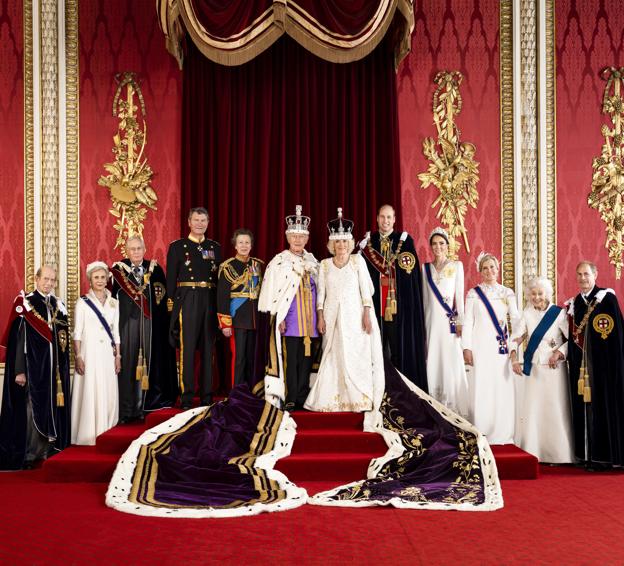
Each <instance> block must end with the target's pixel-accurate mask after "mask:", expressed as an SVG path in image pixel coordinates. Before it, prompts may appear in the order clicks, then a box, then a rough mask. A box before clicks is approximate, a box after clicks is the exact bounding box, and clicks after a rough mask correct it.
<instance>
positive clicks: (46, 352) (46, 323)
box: [0, 291, 71, 470]
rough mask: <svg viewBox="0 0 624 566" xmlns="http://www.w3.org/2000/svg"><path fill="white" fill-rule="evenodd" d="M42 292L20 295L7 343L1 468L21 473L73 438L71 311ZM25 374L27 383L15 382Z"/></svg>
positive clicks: (0, 418)
mask: <svg viewBox="0 0 624 566" xmlns="http://www.w3.org/2000/svg"><path fill="white" fill-rule="evenodd" d="M49 305H50V307H49V310H48V307H47V306H46V301H45V297H44V296H43V295H42V294H41V293H39V291H33V292H32V293H29V294H28V295H24V293H23V292H22V293H20V295H18V296H17V298H16V299H15V302H14V303H13V309H12V311H11V318H10V319H9V324H8V327H7V331H6V334H5V336H4V340H3V344H2V345H3V346H5V347H6V348H7V355H6V364H5V368H4V386H3V397H2V409H1V411H0V469H9V470H16V469H21V468H22V467H23V466H24V463H25V462H26V461H32V460H35V459H38V458H45V457H47V456H50V455H51V454H53V453H55V452H58V451H60V450H63V448H65V447H66V446H68V444H69V442H70V436H71V424H70V415H71V404H70V381H69V348H70V343H69V334H68V322H67V309H66V308H65V305H64V304H63V302H62V301H61V300H60V299H59V298H57V297H55V296H54V295H49ZM20 373H25V374H26V385H25V386H20V385H18V384H17V383H15V376H16V375H18V374H20Z"/></svg>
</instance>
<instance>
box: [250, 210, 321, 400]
mask: <svg viewBox="0 0 624 566" xmlns="http://www.w3.org/2000/svg"><path fill="white" fill-rule="evenodd" d="M301 212H302V207H301V206H300V205H297V207H296V213H295V214H294V215H292V216H288V217H286V239H287V240H288V249H287V250H284V251H283V252H281V253H279V254H277V255H276V256H275V257H274V258H273V259H272V260H271V261H270V262H269V264H268V265H267V268H266V271H265V273H264V281H263V282H262V289H261V291H260V299H259V302H258V310H259V311H261V312H267V313H269V314H270V315H271V346H270V351H271V352H275V355H269V364H268V366H267V374H266V376H265V379H264V382H265V383H264V384H265V397H266V398H267V399H268V400H269V401H271V402H272V403H274V404H276V405H279V404H281V403H284V406H285V409H286V410H287V411H292V410H293V409H299V408H302V407H303V404H304V403H305V400H306V398H307V397H308V393H309V392H310V373H311V372H312V369H313V365H314V364H315V362H316V361H317V358H318V351H319V348H318V340H317V338H318V331H317V328H316V279H317V277H318V265H319V264H318V261H317V260H316V258H315V257H314V256H313V255H312V254H311V253H310V252H307V251H306V250H305V246H306V244H307V243H308V237H309V234H310V232H309V231H308V227H309V225H310V218H309V217H308V216H303V215H302V214H301ZM282 338H283V340H282Z"/></svg>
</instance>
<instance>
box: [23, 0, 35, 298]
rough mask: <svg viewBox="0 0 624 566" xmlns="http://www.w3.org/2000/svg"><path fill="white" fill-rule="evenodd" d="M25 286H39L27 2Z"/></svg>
mask: <svg viewBox="0 0 624 566" xmlns="http://www.w3.org/2000/svg"><path fill="white" fill-rule="evenodd" d="M23 14H24V15H23V18H24V282H25V286H26V288H27V289H32V288H33V287H34V286H35V269H36V268H35V139H34V136H35V126H34V99H33V13H32V2H29V1H25V2H24V11H23Z"/></svg>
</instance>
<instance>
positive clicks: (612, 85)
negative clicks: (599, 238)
mask: <svg viewBox="0 0 624 566" xmlns="http://www.w3.org/2000/svg"><path fill="white" fill-rule="evenodd" d="M600 76H601V78H602V79H604V80H605V81H607V84H606V86H605V90H604V94H603V96H602V112H603V114H608V115H609V118H610V119H611V126H608V125H607V124H603V125H602V128H601V129H600V132H601V133H602V135H603V136H604V138H605V143H604V145H603V146H602V152H601V153H600V156H599V157H594V160H593V163H592V170H593V176H592V189H591V192H590V193H589V196H588V197H587V202H588V204H589V206H590V208H594V209H596V210H598V212H599V213H600V218H602V220H603V221H604V223H605V224H606V232H607V238H606V242H605V247H606V248H607V249H608V250H609V261H610V262H611V264H612V265H614V266H615V278H616V279H619V278H620V277H621V276H622V266H623V265H624V261H623V257H622V256H623V255H624V203H623V202H622V199H623V197H624V131H623V126H624V122H623V118H624V99H623V98H622V85H623V84H624V67H620V68H619V69H616V68H615V67H607V68H606V69H603V70H602V71H601V73H600Z"/></svg>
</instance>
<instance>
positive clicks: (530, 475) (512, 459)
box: [491, 444, 539, 480]
mask: <svg viewBox="0 0 624 566" xmlns="http://www.w3.org/2000/svg"><path fill="white" fill-rule="evenodd" d="M491 448H492V453H493V454H494V458H495V459H496V467H497V468H498V477H499V478H500V479H502V480H534V479H537V476H538V474H539V462H538V460H537V458H536V457H535V456H533V455H532V454H529V453H528V452H525V451H524V450H522V448H518V447H517V446H514V445H513V444H498V445H495V446H492V447H491Z"/></svg>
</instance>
